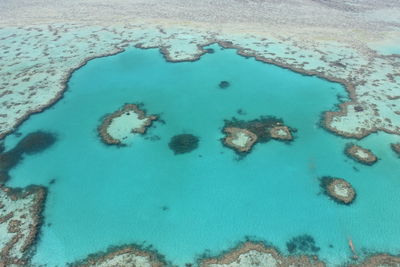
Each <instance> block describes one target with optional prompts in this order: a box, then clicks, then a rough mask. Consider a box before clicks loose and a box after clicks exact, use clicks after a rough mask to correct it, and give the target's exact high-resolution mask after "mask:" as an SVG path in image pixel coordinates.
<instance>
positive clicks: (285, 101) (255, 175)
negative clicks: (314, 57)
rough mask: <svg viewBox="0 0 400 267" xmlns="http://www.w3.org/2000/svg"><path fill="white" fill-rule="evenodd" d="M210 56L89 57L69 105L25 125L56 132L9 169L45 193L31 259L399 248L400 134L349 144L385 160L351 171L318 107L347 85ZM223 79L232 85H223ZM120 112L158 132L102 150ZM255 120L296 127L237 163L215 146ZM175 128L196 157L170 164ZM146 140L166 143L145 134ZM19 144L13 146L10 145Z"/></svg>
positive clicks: (132, 52)
mask: <svg viewBox="0 0 400 267" xmlns="http://www.w3.org/2000/svg"><path fill="white" fill-rule="evenodd" d="M212 48H213V49H214V50H215V53H213V54H206V55H204V56H202V57H201V59H200V60H199V61H196V62H183V63H169V62H166V61H165V59H164V58H163V57H162V55H161V54H160V53H159V51H158V50H156V49H151V50H140V49H134V48H130V49H127V51H125V52H123V53H120V54H117V55H114V56H109V57H104V58H97V59H94V60H91V61H90V62H88V64H87V65H85V66H83V67H82V68H80V69H79V70H77V71H76V72H74V73H73V75H72V77H71V79H70V81H69V82H68V90H67V91H66V93H65V95H64V98H63V99H61V100H60V101H59V102H58V103H56V104H55V105H54V106H52V107H51V108H49V109H48V110H46V111H45V112H43V113H41V114H37V115H34V116H32V117H31V118H30V119H29V120H27V121H26V122H24V123H23V124H22V126H21V127H19V129H18V132H20V133H21V134H22V135H26V134H28V133H29V132H32V131H37V130H46V131H51V132H54V133H56V134H57V135H58V142H57V143H56V144H55V145H54V146H53V147H51V148H50V149H48V150H46V151H45V152H43V153H40V154H37V155H34V156H27V157H26V158H25V159H24V160H23V161H22V162H21V163H20V165H18V166H17V167H16V168H15V169H13V170H12V171H11V175H12V179H11V180H10V181H9V182H8V185H9V186H26V185H29V184H41V185H45V186H49V196H48V199H47V202H46V208H45V211H44V218H45V222H44V225H43V227H42V229H41V234H40V238H39V241H38V245H37V250H36V254H35V256H34V258H33V263H35V264H38V265H39V264H47V266H64V265H65V263H67V262H73V261H76V260H78V259H82V258H84V257H86V256H87V254H90V253H94V252H97V251H101V250H105V249H106V248H107V247H108V246H110V245H121V244H126V243H136V244H145V245H153V248H155V249H157V250H158V251H159V252H160V253H161V254H164V255H165V256H166V258H167V260H169V261H171V262H173V263H174V264H178V265H180V266H184V264H185V263H187V262H194V261H195V259H196V257H199V255H201V254H202V253H204V252H207V253H210V254H211V255H215V254H218V253H220V252H222V251H223V250H226V249H229V248H231V247H232V246H234V245H235V244H237V243H238V242H240V241H243V240H244V239H245V237H246V236H250V237H251V238H253V239H256V240H265V241H267V242H269V243H271V244H273V245H275V246H276V247H277V248H279V249H280V250H281V251H282V252H283V253H287V250H286V242H287V241H288V240H290V239H291V238H292V237H294V236H298V235H303V234H308V235H311V236H313V237H314V239H315V242H316V245H317V246H319V247H320V248H321V249H320V251H319V256H320V257H321V258H322V259H323V260H326V261H327V262H329V263H331V264H337V263H341V262H344V261H346V260H347V259H349V257H350V256H351V254H350V251H349V248H348V244H347V242H348V238H352V240H353V242H354V245H355V247H356V249H357V250H358V251H359V252H360V253H361V252H362V249H364V248H365V249H367V250H368V251H387V252H391V253H399V252H400V228H399V222H400V205H399V203H400V194H399V193H398V192H399V190H400V164H399V162H400V159H398V158H397V157H396V156H395V154H394V153H393V152H392V151H391V150H390V147H389V143H390V142H393V141H395V140H396V138H398V137H395V136H391V135H387V134H383V133H380V134H373V135H371V136H369V137H367V138H365V139H363V140H362V141H360V142H357V143H359V144H361V145H364V146H365V147H367V148H370V149H373V151H374V152H375V153H376V154H377V155H378V156H379V158H380V161H379V162H378V163H377V164H375V165H374V166H372V167H370V166H364V165H361V164H359V163H356V162H354V161H352V160H351V159H348V158H347V157H346V156H345V155H344V153H343V149H344V146H345V144H346V143H347V142H349V141H354V140H348V139H344V138H341V137H338V136H335V135H334V134H332V133H329V132H327V131H325V130H324V129H323V128H321V127H320V126H319V124H320V119H321V114H322V112H323V111H325V110H334V109H336V108H337V104H338V103H339V101H340V99H342V100H346V97H347V93H346V91H345V89H344V88H343V87H342V86H341V85H339V84H335V83H331V82H328V81H326V80H323V79H319V78H316V77H311V76H304V75H301V74H298V73H294V72H292V71H290V70H287V69H283V68H279V67H277V66H274V65H270V64H265V63H262V62H258V61H256V60H254V59H252V58H250V59H246V58H244V57H241V56H238V55H236V51H235V50H230V49H221V48H220V47H218V46H212ZM222 80H226V81H229V82H230V84H231V86H230V87H228V88H227V89H224V90H222V89H220V88H219V87H218V84H219V83H220V81H222ZM124 103H144V107H145V109H146V110H147V112H148V114H160V116H161V118H162V119H163V120H164V121H165V124H162V123H159V122H158V123H155V125H154V127H152V128H150V129H149V131H148V133H147V134H146V135H145V136H137V137H136V138H134V140H133V141H132V144H130V145H129V146H127V147H123V148H118V147H113V146H106V145H104V144H103V143H102V142H101V141H100V139H99V138H98V135H97V127H98V125H99V124H100V122H101V119H102V117H103V116H104V115H105V114H106V113H110V112H113V111H114V110H116V109H118V108H119V107H121V106H122V105H123V104H124ZM238 109H242V110H243V111H245V115H238V114H237V110H238ZM260 115H274V116H277V117H280V118H283V119H284V121H285V123H286V124H287V125H289V126H291V127H294V128H297V129H298V132H297V133H296V135H295V136H296V139H295V140H294V142H292V143H291V144H289V145H288V144H285V143H282V142H278V141H270V142H268V143H265V144H257V145H256V146H255V148H254V150H253V151H252V152H251V154H249V155H248V156H246V157H245V158H243V159H241V160H238V156H237V155H236V154H235V153H234V152H233V151H232V150H231V149H228V148H226V147H224V146H223V145H222V143H221V141H220V139H221V138H222V136H223V135H222V132H221V129H222V126H223V124H224V122H223V120H224V119H230V118H232V117H237V118H241V119H254V118H258V117H259V116H260ZM181 133H191V134H194V135H196V136H198V137H199V138H200V142H199V147H198V149H197V150H194V151H193V152H191V153H188V154H183V155H174V153H173V152H172V151H171V150H170V149H169V147H168V142H169V140H170V138H171V137H172V136H174V135H177V134H181ZM154 136H158V137H160V140H155V141H152V140H150V139H148V138H147V139H146V137H154ZM20 138H22V137H17V136H16V135H11V136H9V137H7V139H6V146H7V147H8V148H11V147H12V146H13V145H15V144H16V142H17V141H18V140H19V139H20ZM397 140H398V139H397ZM324 175H331V176H338V177H343V178H345V179H347V180H348V181H349V182H351V183H352V184H353V186H354V187H355V189H356V190H357V194H358V195H357V199H356V201H355V203H354V204H353V205H351V206H341V205H338V204H336V203H335V202H333V201H332V200H330V199H329V198H327V197H326V196H325V195H323V194H321V193H320V192H321V190H320V187H319V180H318V177H320V176H324ZM51 179H56V182H55V183H54V184H52V185H49V181H50V180H51ZM330 245H331V246H330Z"/></svg>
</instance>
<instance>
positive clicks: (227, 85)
mask: <svg viewBox="0 0 400 267" xmlns="http://www.w3.org/2000/svg"><path fill="white" fill-rule="evenodd" d="M230 85H231V84H230V83H229V82H228V81H221V82H220V83H219V85H218V86H219V88H221V89H226V88H228V87H229V86H230Z"/></svg>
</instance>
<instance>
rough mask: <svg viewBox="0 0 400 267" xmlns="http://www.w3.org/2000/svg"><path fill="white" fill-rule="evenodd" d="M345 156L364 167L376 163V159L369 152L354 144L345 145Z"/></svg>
mask: <svg viewBox="0 0 400 267" xmlns="http://www.w3.org/2000/svg"><path fill="white" fill-rule="evenodd" d="M345 154H346V155H347V156H349V157H350V158H352V159H354V160H356V161H358V162H360V163H362V164H365V165H372V164H374V163H375V162H377V161H378V158H377V157H376V156H375V155H374V153H372V152H371V150H368V149H365V148H363V147H361V146H358V145H354V144H347V145H346V148H345Z"/></svg>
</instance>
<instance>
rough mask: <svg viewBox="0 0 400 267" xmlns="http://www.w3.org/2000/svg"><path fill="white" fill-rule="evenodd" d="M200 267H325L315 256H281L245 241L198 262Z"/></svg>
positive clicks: (260, 245)
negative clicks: (222, 252) (220, 253)
mask: <svg viewBox="0 0 400 267" xmlns="http://www.w3.org/2000/svg"><path fill="white" fill-rule="evenodd" d="M199 265H200V267H244V266H246V267H258V266H268V267H289V266H302V267H325V264H324V263H323V262H321V261H319V260H318V258H317V257H316V256H304V255H301V256H300V255H299V256H297V255H296V256H283V255H281V254H280V253H279V252H278V251H277V250H276V249H275V248H273V247H267V246H265V245H264V244H263V243H259V242H251V241H247V242H245V243H242V244H241V245H239V246H238V247H236V248H234V249H232V250H230V251H228V252H226V253H224V254H222V255H221V256H219V257H215V258H204V259H201V260H200V264H199Z"/></svg>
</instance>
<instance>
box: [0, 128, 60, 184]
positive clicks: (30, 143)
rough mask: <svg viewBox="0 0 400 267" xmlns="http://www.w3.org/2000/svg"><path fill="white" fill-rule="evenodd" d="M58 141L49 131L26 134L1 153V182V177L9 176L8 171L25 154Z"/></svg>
mask: <svg viewBox="0 0 400 267" xmlns="http://www.w3.org/2000/svg"><path fill="white" fill-rule="evenodd" d="M55 142H56V136H55V135H54V134H52V133H48V132H42V131H38V132H33V133H30V134H28V135H27V136H25V137H24V138H23V139H22V140H21V141H19V142H18V144H17V145H16V146H15V147H14V148H13V149H11V150H9V151H6V152H4V153H1V154H0V183H1V180H2V179H1V178H3V179H5V178H8V177H9V176H8V171H9V170H10V169H12V168H14V167H15V166H16V165H17V164H18V163H19V162H20V161H21V160H22V159H23V155H24V154H28V155H31V154H34V153H39V152H41V151H43V150H45V149H47V148H48V147H50V146H51V145H53V144H54V143H55Z"/></svg>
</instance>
